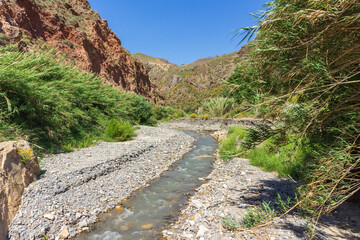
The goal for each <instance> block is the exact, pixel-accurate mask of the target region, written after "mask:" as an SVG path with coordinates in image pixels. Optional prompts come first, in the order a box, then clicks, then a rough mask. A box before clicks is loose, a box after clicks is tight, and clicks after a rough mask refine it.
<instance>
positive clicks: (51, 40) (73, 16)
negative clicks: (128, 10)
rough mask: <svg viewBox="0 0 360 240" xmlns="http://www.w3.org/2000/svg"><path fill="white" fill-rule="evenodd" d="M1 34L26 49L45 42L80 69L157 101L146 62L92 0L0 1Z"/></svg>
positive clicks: (8, 40) (7, 40) (3, 37)
mask: <svg viewBox="0 0 360 240" xmlns="http://www.w3.org/2000/svg"><path fill="white" fill-rule="evenodd" d="M0 34H1V36H0V38H1V39H0V43H1V42H2V43H4V42H10V43H16V44H18V46H19V48H20V49H21V50H23V51H30V52H31V51H34V49H36V48H37V47H39V46H41V45H43V43H46V44H47V45H49V46H51V47H53V48H55V49H56V50H57V51H59V52H61V53H63V54H66V55H67V56H68V57H69V58H68V61H71V62H72V63H74V64H76V65H77V66H78V67H80V68H81V69H83V70H86V71H92V72H94V73H97V74H98V75H99V76H100V77H101V78H102V79H103V80H104V81H106V82H108V83H111V84H112V85H113V86H116V87H119V88H122V89H125V90H127V91H131V92H135V93H138V94H141V95H143V96H145V97H146V98H148V99H150V100H152V101H153V102H156V99H155V97H154V93H153V89H152V87H151V83H150V80H149V78H148V76H147V74H146V71H145V69H144V67H143V66H142V64H141V63H139V62H137V61H135V60H134V59H133V58H132V57H131V54H130V53H129V52H128V51H127V50H126V49H125V48H123V47H122V46H121V41H120V40H119V39H118V37H117V36H116V34H115V33H114V32H113V31H112V30H111V29H110V28H109V27H108V24H107V21H106V20H103V19H101V17H100V16H99V14H98V13H97V12H96V11H94V10H92V9H91V6H90V4H89V2H88V1H87V0H65V1H60V0H53V1H41V0H18V1H0Z"/></svg>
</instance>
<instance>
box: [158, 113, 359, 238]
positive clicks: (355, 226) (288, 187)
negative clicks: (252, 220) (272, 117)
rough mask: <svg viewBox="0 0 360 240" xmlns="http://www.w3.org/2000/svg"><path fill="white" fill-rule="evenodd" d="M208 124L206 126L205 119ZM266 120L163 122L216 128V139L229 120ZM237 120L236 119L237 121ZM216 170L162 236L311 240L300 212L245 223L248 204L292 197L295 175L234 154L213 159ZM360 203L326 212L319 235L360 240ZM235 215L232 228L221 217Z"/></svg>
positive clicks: (242, 122)
mask: <svg viewBox="0 0 360 240" xmlns="http://www.w3.org/2000/svg"><path fill="white" fill-rule="evenodd" d="M206 122H208V123H210V124H209V125H206V124H205V123H206ZM261 122H263V121H261V120H256V121H247V120H237V121H231V120H226V121H225V122H223V123H222V122H221V120H220V119H210V120H201V119H195V120H193V119H188V120H186V121H181V120H178V121H177V122H176V121H172V122H169V123H165V124H164V125H163V126H167V127H174V128H176V127H178V128H184V129H191V130H207V131H217V132H214V133H213V135H215V137H216V138H219V137H220V138H221V136H224V135H225V134H226V129H227V127H228V126H231V125H243V126H248V127H251V126H254V125H255V124H258V123H261ZM237 123H238V124H237ZM213 168H214V170H213V171H212V173H211V174H210V175H209V176H208V177H207V180H208V182H207V183H205V184H203V185H202V186H201V187H199V188H198V189H197V191H196V193H195V195H194V196H192V197H191V199H190V201H189V205H188V206H187V207H186V208H185V209H184V210H182V212H181V215H180V217H179V219H178V220H177V221H176V222H175V223H173V224H172V225H171V226H170V227H169V228H168V229H167V230H164V231H163V236H164V238H166V239H169V240H175V239H181V240H186V239H200V240H205V239H206V240H215V239H216V240H220V239H239V240H260V239H261V240H262V239H264V240H265V239H266V240H278V239H284V240H290V239H291V240H292V239H307V238H308V233H309V228H308V224H307V222H306V221H305V220H304V219H302V218H300V217H299V216H297V215H296V214H288V215H286V216H284V217H282V218H280V219H277V218H275V219H274V221H273V222H272V223H271V224H269V225H266V226H264V227H259V228H252V229H247V228H246V227H245V226H244V224H243V223H242V218H243V216H244V215H245V214H246V213H247V212H248V210H249V209H259V208H260V207H261V206H262V203H263V202H267V203H270V206H271V207H274V205H275V204H276V202H277V200H278V194H280V196H281V198H282V199H283V200H286V199H287V198H288V197H292V198H293V197H294V191H293V187H295V186H296V183H294V182H293V181H292V180H291V179H288V178H279V177H278V176H277V174H276V173H269V172H264V171H262V170H261V169H259V168H257V167H254V166H252V165H250V163H249V160H247V159H242V158H235V159H233V160H231V161H228V162H224V161H221V160H220V159H219V158H218V159H217V160H216V161H215V162H214V165H213ZM359 216H360V208H359V205H358V204H353V203H345V204H343V205H342V206H340V207H339V209H338V210H337V211H335V212H334V213H333V215H331V216H330V215H327V216H323V217H322V218H321V219H320V222H319V224H318V226H317V228H316V238H315V239H322V240H329V239H332V240H333V239H334V240H340V239H344V240H345V239H354V240H355V239H360V231H359V229H360V217H359ZM226 218H227V219H235V221H236V224H237V226H238V229H237V230H229V228H228V226H226V225H225V224H224V223H223V219H226Z"/></svg>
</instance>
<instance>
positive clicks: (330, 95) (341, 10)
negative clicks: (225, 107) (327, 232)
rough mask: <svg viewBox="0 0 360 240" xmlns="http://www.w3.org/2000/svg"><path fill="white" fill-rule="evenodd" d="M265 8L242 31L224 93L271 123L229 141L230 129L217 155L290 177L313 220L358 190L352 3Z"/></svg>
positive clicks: (359, 113)
mask: <svg viewBox="0 0 360 240" xmlns="http://www.w3.org/2000/svg"><path fill="white" fill-rule="evenodd" d="M267 7H268V11H266V12H265V13H261V14H259V15H258V16H259V26H256V27H252V28H245V29H242V30H244V31H245V33H246V34H247V36H251V35H252V34H253V33H255V31H257V30H258V33H257V36H256V39H255V41H253V42H251V43H249V44H248V45H249V48H250V52H249V53H248V55H247V57H246V58H244V59H242V60H241V62H240V64H239V65H238V67H237V69H236V70H235V72H234V73H233V75H232V76H231V77H230V78H229V80H228V86H229V89H228V90H227V91H225V92H224V94H225V95H226V96H227V97H228V98H232V99H235V100H236V102H237V104H239V106H240V111H239V113H246V112H251V113H252V114H256V116H258V117H264V118H269V119H273V120H274V125H273V126H272V127H271V128H268V129H259V128H257V129H253V130H250V131H249V132H248V135H247V137H245V139H244V140H243V141H242V142H241V143H240V144H239V145H237V146H235V144H234V142H236V141H234V139H235V138H234V137H233V136H232V135H231V133H230V136H229V138H228V140H224V142H223V144H222V147H221V148H223V149H225V150H226V151H225V152H223V156H225V158H228V157H229V156H226V154H225V155H224V153H226V152H229V151H230V152H231V151H233V153H232V154H233V155H236V154H239V153H241V154H245V156H248V157H250V159H251V161H252V163H253V164H255V165H258V166H262V167H264V168H265V169H266V170H269V171H273V170H277V171H278V172H279V173H280V174H282V175H290V176H291V177H293V178H294V179H296V180H298V183H300V185H301V186H300V187H299V188H298V191H299V194H300V197H299V202H298V203H297V204H298V205H299V206H300V207H301V208H302V209H303V210H305V211H307V212H308V213H310V214H314V219H315V222H316V220H317V219H318V216H320V215H321V214H322V213H325V212H330V211H332V210H333V209H335V208H336V207H337V206H338V205H339V204H341V203H342V202H344V201H345V200H347V199H348V198H350V197H351V196H353V195H354V194H355V193H356V192H357V191H359V190H360V135H359V133H360V105H359V102H360V94H359V92H360V80H359V76H360V56H359V52H360V41H359V40H360V32H359V31H358V29H359V27H360V21H359V12H360V4H359V2H358V1H356V0H345V1H335V0H334V1H327V0H320V1H310V0H307V1H296V0H290V1H285V0H276V1H272V2H270V3H268V4H267ZM245 37H246V36H245ZM229 139H231V140H229ZM239 139H240V138H239ZM234 146H235V147H234ZM227 148H229V149H227ZM220 150H221V149H220Z"/></svg>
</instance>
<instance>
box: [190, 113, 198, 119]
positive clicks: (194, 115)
mask: <svg viewBox="0 0 360 240" xmlns="http://www.w3.org/2000/svg"><path fill="white" fill-rule="evenodd" d="M197 116H198V115H197V114H196V113H192V114H190V116H189V117H190V118H197Z"/></svg>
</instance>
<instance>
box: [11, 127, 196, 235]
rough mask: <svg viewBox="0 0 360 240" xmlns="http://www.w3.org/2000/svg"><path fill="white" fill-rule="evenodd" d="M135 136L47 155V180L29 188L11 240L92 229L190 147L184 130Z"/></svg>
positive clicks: (155, 130) (143, 131)
mask: <svg viewBox="0 0 360 240" xmlns="http://www.w3.org/2000/svg"><path fill="white" fill-rule="evenodd" d="M137 133H138V136H137V137H136V138H134V140H131V141H128V142H123V143H118V142H115V143H114V142H112V143H110V142H103V143H100V144H99V145H97V146H94V147H90V148H85V149H81V150H77V151H75V152H72V153H66V154H59V155H56V156H52V157H49V158H46V159H43V166H42V169H43V170H45V171H46V173H45V175H43V176H42V178H41V179H40V180H38V181H36V182H34V183H32V184H31V185H30V186H29V187H28V188H27V189H26V190H25V192H24V194H23V198H22V204H21V207H20V209H19V211H18V212H17V214H16V216H15V218H14V220H13V221H12V223H11V224H10V226H9V238H10V239H31V240H32V239H42V237H44V236H46V237H47V238H48V239H66V238H70V237H73V236H75V235H76V234H77V233H79V232H81V231H86V230H88V229H89V225H90V224H92V223H94V222H96V221H97V219H98V215H99V214H100V213H102V212H106V211H108V210H109V209H112V208H115V206H116V205H117V204H118V203H119V202H121V200H122V199H124V198H126V197H128V196H129V195H130V193H131V192H133V191H134V190H136V189H139V188H141V187H143V186H145V185H146V184H147V183H148V182H149V181H150V180H152V179H154V178H156V177H159V176H160V174H161V173H162V172H163V171H165V170H167V169H168V168H169V167H170V165H171V164H172V163H174V162H175V161H177V160H179V159H180V158H181V157H182V155H183V154H185V153H186V152H188V151H189V150H190V149H191V145H192V143H193V142H194V139H193V138H192V137H190V136H188V135H186V134H184V133H182V132H181V131H178V130H170V129H165V128H154V127H143V126H142V127H141V128H140V129H139V130H138V131H137Z"/></svg>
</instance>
